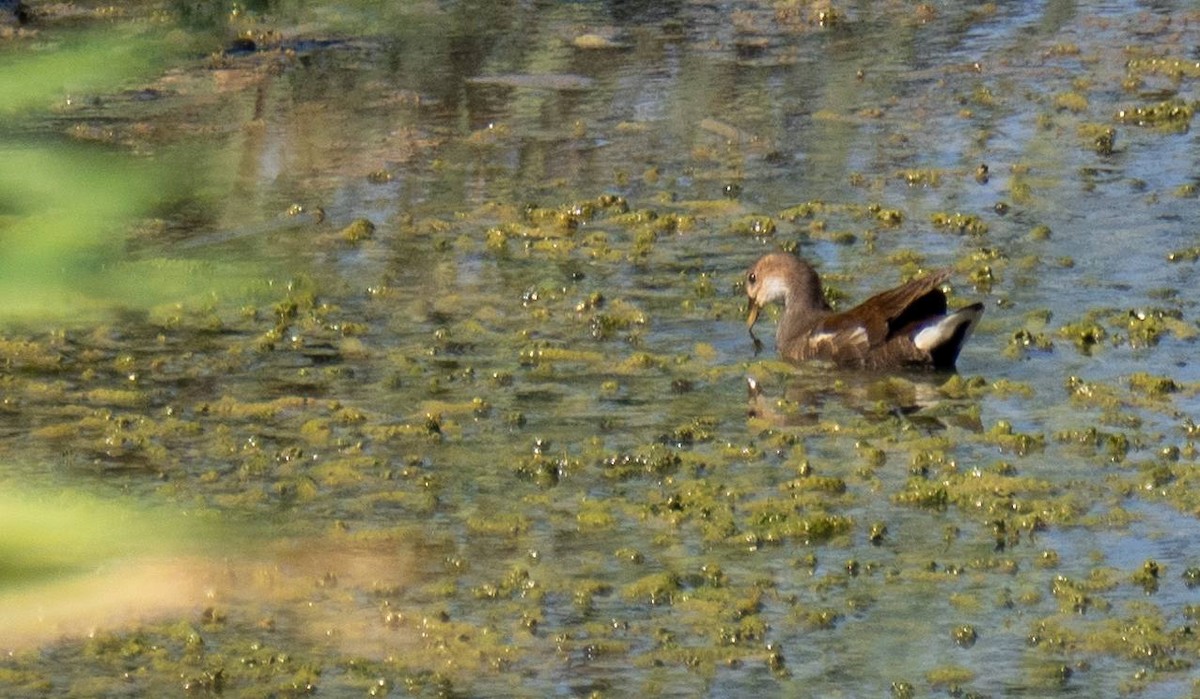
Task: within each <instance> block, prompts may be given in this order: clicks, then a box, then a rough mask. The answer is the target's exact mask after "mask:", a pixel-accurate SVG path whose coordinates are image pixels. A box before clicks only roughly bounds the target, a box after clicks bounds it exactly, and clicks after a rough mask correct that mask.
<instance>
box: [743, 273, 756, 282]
mask: <svg viewBox="0 0 1200 699" xmlns="http://www.w3.org/2000/svg"><path fill="white" fill-rule="evenodd" d="M746 281H748V282H750V283H751V284H753V283H755V282H757V281H758V275H757V274H755V273H754V272H751V273H750V276H748V277H746Z"/></svg>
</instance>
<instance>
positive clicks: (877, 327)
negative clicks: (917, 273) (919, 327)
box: [816, 270, 950, 347]
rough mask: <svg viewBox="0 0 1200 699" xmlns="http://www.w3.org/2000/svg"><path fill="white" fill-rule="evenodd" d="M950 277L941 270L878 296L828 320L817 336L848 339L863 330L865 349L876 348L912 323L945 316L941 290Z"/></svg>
mask: <svg viewBox="0 0 1200 699" xmlns="http://www.w3.org/2000/svg"><path fill="white" fill-rule="evenodd" d="M949 276H950V272H949V270H941V271H938V272H934V273H933V274H930V275H927V276H924V277H921V278H920V279H914V280H912V281H910V282H908V283H906V284H902V285H900V286H898V287H896V288H894V289H889V290H887V291H884V292H881V293H879V294H876V295H874V296H872V297H871V298H869V299H867V300H866V301H863V302H862V303H861V304H859V305H857V306H855V307H854V308H851V309H849V310H847V311H844V312H842V313H834V314H832V315H829V316H826V317H825V318H824V319H822V320H821V322H820V324H819V325H818V327H817V328H816V331H817V334H827V335H831V336H843V337H845V336H853V335H856V334H857V333H859V331H860V329H861V331H862V332H863V333H865V337H863V338H862V339H863V341H864V342H865V344H866V346H867V347H877V346H879V345H881V344H883V343H885V342H887V341H888V340H889V339H891V338H892V337H893V336H895V335H896V333H898V332H900V331H901V330H903V329H905V328H907V327H909V326H910V325H912V324H913V323H916V322H919V321H922V320H925V319H926V318H930V317H932V316H938V315H945V313H946V295H945V294H944V293H942V290H941V289H940V288H938V287H939V286H941V284H942V282H944V281H946V279H947V278H948V277H949Z"/></svg>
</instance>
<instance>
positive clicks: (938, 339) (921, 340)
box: [913, 307, 983, 352]
mask: <svg viewBox="0 0 1200 699" xmlns="http://www.w3.org/2000/svg"><path fill="white" fill-rule="evenodd" d="M982 314H983V309H981V308H974V307H968V308H964V309H962V310H960V311H956V312H954V313H951V314H950V315H948V316H946V317H945V318H942V319H941V320H939V321H938V322H936V323H933V324H932V325H927V326H925V327H923V328H921V330H920V331H918V332H917V334H916V335H913V344H914V345H916V346H917V349H919V350H921V351H922V352H932V351H933V350H934V349H936V348H938V347H941V346H942V345H944V344H945V343H947V342H949V341H950V340H951V339H952V338H953V337H954V334H955V333H957V332H958V329H959V327H961V326H962V325H963V324H964V323H967V324H968V325H967V329H966V332H965V333H964V334H963V337H962V340H961V342H960V343H959V344H962V343H965V342H966V341H967V338H969V337H970V336H971V333H972V332H973V331H974V330H975V321H977V320H979V316H980V315H982Z"/></svg>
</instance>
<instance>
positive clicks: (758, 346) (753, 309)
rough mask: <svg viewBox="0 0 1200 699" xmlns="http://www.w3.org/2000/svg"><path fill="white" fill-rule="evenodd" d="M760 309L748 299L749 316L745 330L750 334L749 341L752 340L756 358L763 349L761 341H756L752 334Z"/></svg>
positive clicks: (756, 337) (752, 300)
mask: <svg viewBox="0 0 1200 699" xmlns="http://www.w3.org/2000/svg"><path fill="white" fill-rule="evenodd" d="M760 308H761V306H759V305H758V304H757V303H755V302H754V299H750V316H749V317H748V318H746V330H748V331H749V332H750V339H751V340H754V356H756V357H757V356H758V354H759V352H762V348H763V343H762V340H760V339H758V336H757V335H755V334H754V321H756V320H758V311H759V309H760Z"/></svg>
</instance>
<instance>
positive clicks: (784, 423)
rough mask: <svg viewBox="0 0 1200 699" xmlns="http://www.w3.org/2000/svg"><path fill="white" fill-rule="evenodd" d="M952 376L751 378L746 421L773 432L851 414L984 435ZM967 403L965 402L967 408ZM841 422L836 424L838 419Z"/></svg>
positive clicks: (805, 374) (820, 373)
mask: <svg viewBox="0 0 1200 699" xmlns="http://www.w3.org/2000/svg"><path fill="white" fill-rule="evenodd" d="M954 377H955V374H954V373H953V372H908V373H875V372H854V371H838V370H835V369H827V370H824V371H805V372H803V373H797V374H794V375H793V376H791V377H789V379H788V381H787V383H786V384H784V385H782V386H764V385H763V384H762V383H761V382H759V381H758V380H757V379H755V378H754V377H747V378H746V382H747V387H748V400H747V415H748V416H749V417H751V418H755V419H758V420H762V421H765V422H767V423H768V424H770V425H771V426H774V427H788V426H790V427H799V426H811V425H816V424H818V423H820V422H821V421H822V420H823V419H826V420H828V419H830V417H831V415H836V414H839V413H842V412H843V411H849V413H851V414H852V415H856V416H859V417H863V418H865V419H867V420H868V421H872V422H885V421H895V422H898V423H899V424H900V426H902V427H903V428H906V429H916V430H920V431H922V432H925V433H928V434H932V433H935V432H940V431H942V430H945V429H946V428H948V427H956V428H959V429H965V430H969V431H971V432H982V431H983V423H982V421H981V420H980V417H979V411H978V410H977V409H973V408H972V406H973V405H975V404H974V402H973V401H969V400H967V399H962V398H952V397H950V395H949V394H951V393H953V392H948V391H947V390H946V386H947V383H948V382H949V381H951V380H952V379H953V378H954ZM964 401H965V402H964ZM835 419H836V418H835Z"/></svg>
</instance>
